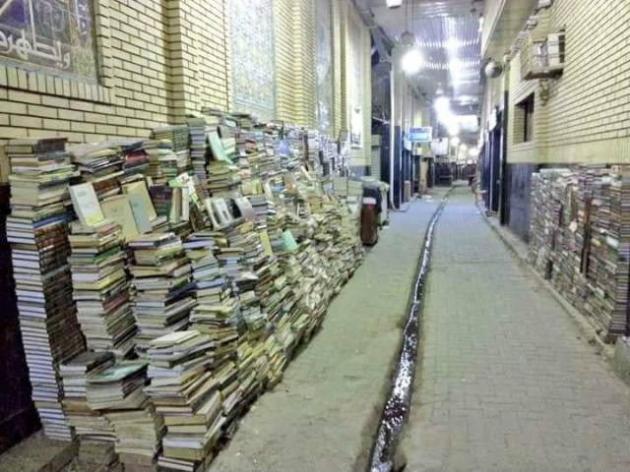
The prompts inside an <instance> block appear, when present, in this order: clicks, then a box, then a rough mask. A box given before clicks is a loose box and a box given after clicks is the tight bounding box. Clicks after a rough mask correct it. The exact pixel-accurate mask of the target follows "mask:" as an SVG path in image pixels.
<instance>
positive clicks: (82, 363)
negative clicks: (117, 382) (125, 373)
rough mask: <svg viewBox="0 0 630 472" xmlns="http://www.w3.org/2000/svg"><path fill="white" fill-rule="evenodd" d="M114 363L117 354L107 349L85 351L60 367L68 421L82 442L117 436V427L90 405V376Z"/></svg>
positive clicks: (99, 440)
mask: <svg viewBox="0 0 630 472" xmlns="http://www.w3.org/2000/svg"><path fill="white" fill-rule="evenodd" d="M113 364H114V356H112V354H110V353H107V352H101V353H95V352H89V351H88V352H83V353H81V354H79V355H78V356H76V357H74V358H73V359H71V360H70V361H67V362H65V363H64V364H62V365H61V367H60V369H59V370H60V374H61V377H62V379H63V389H64V394H65V395H64V399H63V408H64V411H65V412H66V414H67V415H68V421H69V423H70V425H71V426H72V427H73V428H74V432H75V434H76V435H77V436H78V437H79V439H81V442H83V441H84V440H85V441H96V442H99V443H101V444H102V443H103V442H111V443H113V442H114V441H115V439H116V436H115V434H114V428H113V427H112V426H111V424H110V423H109V421H108V420H107V418H105V416H103V415H102V414H101V413H100V412H99V411H98V410H93V409H92V408H90V407H89V406H88V401H87V378H88V377H89V376H91V375H94V374H96V373H98V372H101V371H103V370H105V369H107V368H109V367H111V366H112V365H113Z"/></svg>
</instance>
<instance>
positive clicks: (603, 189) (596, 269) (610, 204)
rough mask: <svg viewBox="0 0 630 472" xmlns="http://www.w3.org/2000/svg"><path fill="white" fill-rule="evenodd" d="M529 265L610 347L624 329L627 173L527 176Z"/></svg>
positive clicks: (594, 170)
mask: <svg viewBox="0 0 630 472" xmlns="http://www.w3.org/2000/svg"><path fill="white" fill-rule="evenodd" d="M532 180H533V187H532V209H533V211H532V218H531V226H530V248H529V254H530V261H531V262H532V264H533V265H534V266H535V268H536V269H537V270H538V271H540V272H541V273H542V274H543V275H544V276H545V277H547V278H548V279H549V280H550V281H551V282H552V283H553V285H554V286H555V287H556V288H557V290H558V291H559V292H560V293H561V294H562V295H563V296H564V297H565V298H566V299H567V300H568V301H569V302H570V303H571V304H573V305H574V306H575V307H577V308H578V309H579V310H580V311H581V312H582V313H584V314H585V315H586V316H587V317H588V318H589V319H590V320H591V321H592V322H593V324H594V326H595V328H596V330H597V331H598V333H599V335H600V337H601V338H602V339H603V340H604V341H606V342H612V341H614V340H615V339H616V337H618V336H619V335H621V334H623V333H625V331H626V329H627V323H628V321H627V306H628V290H627V287H628V281H629V280H630V274H629V272H630V264H629V260H630V259H629V254H628V239H627V234H626V233H627V229H625V227H624V225H625V224H626V223H627V222H626V221H625V219H624V211H625V207H626V206H629V205H630V203H628V202H629V201H630V197H629V194H630V192H629V191H628V185H629V184H628V177H627V168H626V167H624V166H615V167H613V168H607V167H604V166H580V167H575V168H569V169H543V170H541V171H540V172H539V173H536V174H534V175H533V177H532Z"/></svg>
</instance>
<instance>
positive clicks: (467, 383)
mask: <svg viewBox="0 0 630 472" xmlns="http://www.w3.org/2000/svg"><path fill="white" fill-rule="evenodd" d="M423 329H424V338H423V340H422V356H423V358H422V363H421V367H420V372H419V374H418V376H417V377H416V385H415V394H414V397H413V405H412V410H411V418H410V422H409V424H408V425H407V430H406V434H405V438H404V440H403V442H402V450H403V453H404V455H405V456H406V459H407V464H408V465H407V469H406V470H408V471H413V472H493V471H495V472H565V471H566V472H569V471H570V472H587V471H588V472H628V471H629V470H630V389H629V388H628V387H627V386H626V385H625V384H623V383H622V382H621V381H620V380H619V379H618V378H617V377H616V376H615V375H614V374H613V373H612V372H611V370H610V367H609V365H608V364H607V363H606V362H605V361H604V360H603V359H602V358H601V357H599V356H597V355H596V354H595V352H594V350H593V349H592V348H591V346H589V345H588V343H587V342H585V340H584V339H582V337H581V334H580V332H579V330H578V329H577V327H576V326H575V324H574V323H573V322H572V320H571V319H570V318H569V316H568V314H567V313H565V312H564V311H563V309H562V308H561V306H560V305H559V304H558V303H557V302H556V301H555V300H554V299H553V297H552V296H551V295H550V294H549V293H548V292H547V290H546V289H544V288H543V287H542V286H541V285H540V282H539V281H538V280H537V279H536V278H535V277H534V276H533V275H532V274H531V273H530V272H529V271H527V270H526V268H524V267H522V266H521V265H519V263H518V262H517V260H516V259H515V256H513V255H512V254H511V253H510V252H509V250H508V249H507V248H506V247H505V246H504V244H503V243H502V242H501V241H500V239H499V238H498V236H497V235H496V234H494V232H493V231H492V229H491V228H489V227H488V225H487V224H486V223H485V222H484V221H483V220H482V216H481V215H480V214H479V212H478V209H477V208H476V206H475V205H474V203H473V198H472V195H470V194H469V191H468V190H467V189H458V190H457V191H456V193H455V194H454V196H453V197H452V198H451V199H450V200H449V204H448V205H447V207H446V210H445V212H444V214H443V215H442V218H441V219H440V222H439V225H438V228H437V239H436V245H435V247H434V254H433V260H432V268H431V272H430V274H429V282H428V286H427V300H426V305H425V309H424V323H423Z"/></svg>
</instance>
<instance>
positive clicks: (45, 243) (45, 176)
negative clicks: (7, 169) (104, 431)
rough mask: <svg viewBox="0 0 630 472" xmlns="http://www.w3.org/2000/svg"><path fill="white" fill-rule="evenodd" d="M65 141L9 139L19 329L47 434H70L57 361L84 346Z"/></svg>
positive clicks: (70, 172) (11, 227)
mask: <svg viewBox="0 0 630 472" xmlns="http://www.w3.org/2000/svg"><path fill="white" fill-rule="evenodd" d="M65 145H66V140H65V138H55V139H41V140H37V139H21V140H12V141H9V144H8V145H7V147H6V153H7V155H8V157H9V162H10V165H11V175H10V176H9V181H10V183H11V212H12V214H11V216H10V217H8V218H7V240H8V241H9V243H10V244H11V252H12V261H13V277H14V279H15V286H16V295H17V301H18V311H19V319H20V331H21V333H22V339H23V344H24V351H25V354H26V361H27V364H28V368H29V377H30V380H31V385H32V387H33V395H32V396H33V400H34V402H35V406H36V407H37V411H38V413H39V416H40V419H41V421H42V424H43V427H44V432H45V433H46V435H47V436H49V437H52V438H56V439H66V440H68V439H70V438H71V431H70V428H69V426H68V423H67V420H66V418H65V415H64V413H63V409H62V406H61V403H60V402H61V399H62V398H63V388H62V386H61V380H60V377H59V365H60V364H61V363H63V362H64V361H66V360H68V359H70V358H72V357H74V356H75V355H77V354H78V353H80V352H82V351H83V350H84V343H83V338H82V336H81V331H80V329H79V325H78V323H77V319H76V313H75V309H74V305H73V303H72V283H71V278H70V270H69V267H68V262H67V257H68V253H69V246H68V237H67V236H68V235H67V223H66V210H65V206H64V205H65V203H66V202H67V200H68V181H69V179H70V178H71V177H73V176H75V175H76V173H75V171H74V167H73V166H72V164H71V163H70V157H69V155H68V154H67V153H66V151H65Z"/></svg>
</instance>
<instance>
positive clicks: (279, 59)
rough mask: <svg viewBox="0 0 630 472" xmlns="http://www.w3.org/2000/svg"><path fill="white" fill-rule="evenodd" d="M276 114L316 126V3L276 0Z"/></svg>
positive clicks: (305, 0)
mask: <svg viewBox="0 0 630 472" xmlns="http://www.w3.org/2000/svg"><path fill="white" fill-rule="evenodd" d="M274 34H275V38H274V40H275V56H276V57H275V61H276V62H275V64H276V69H275V70H276V117H277V118H278V119H279V120H283V121H287V122H289V123H295V124H300V125H304V126H315V115H316V113H315V106H316V104H315V93H316V82H315V81H316V77H315V57H316V55H315V3H314V1H313V0H275V1H274Z"/></svg>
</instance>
